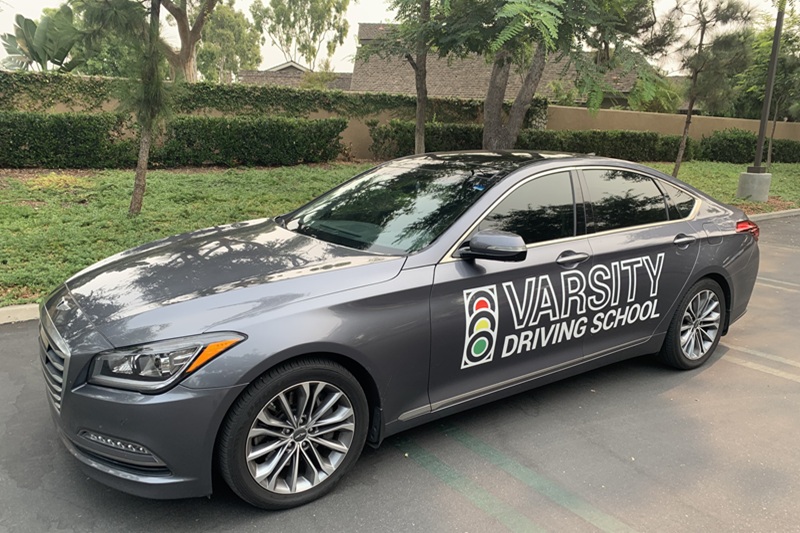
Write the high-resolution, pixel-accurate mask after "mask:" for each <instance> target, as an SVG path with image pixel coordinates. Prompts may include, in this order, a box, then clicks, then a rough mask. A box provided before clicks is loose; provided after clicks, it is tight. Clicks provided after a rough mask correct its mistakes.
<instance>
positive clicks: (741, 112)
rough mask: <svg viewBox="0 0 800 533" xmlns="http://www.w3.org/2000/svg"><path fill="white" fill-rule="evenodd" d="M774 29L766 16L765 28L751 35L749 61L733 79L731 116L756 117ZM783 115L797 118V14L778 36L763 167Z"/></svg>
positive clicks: (799, 82)
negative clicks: (733, 94)
mask: <svg viewBox="0 0 800 533" xmlns="http://www.w3.org/2000/svg"><path fill="white" fill-rule="evenodd" d="M774 32H775V28H774V21H773V20H772V19H769V20H768V21H767V23H766V24H765V27H764V28H763V29H762V30H761V31H759V32H758V33H756V35H755V44H754V46H753V62H752V64H751V65H750V67H749V68H748V69H747V70H745V71H744V72H742V73H741V74H740V75H739V77H738V79H737V94H736V100H735V101H734V112H733V114H734V116H737V117H743V118H754V119H758V118H760V115H761V108H762V106H763V103H764V93H765V92H766V80H767V66H768V64H769V58H770V55H771V52H772V39H773V35H774ZM785 118H789V119H792V120H800V17H797V16H789V17H787V18H786V20H785V21H784V27H783V34H782V36H781V49H780V54H779V56H778V63H777V68H776V71H775V85H774V88H773V93H772V128H771V129H770V135H769V146H768V148H767V167H769V166H770V164H771V162H772V143H773V140H774V137H775V128H776V126H777V123H778V120H781V119H785Z"/></svg>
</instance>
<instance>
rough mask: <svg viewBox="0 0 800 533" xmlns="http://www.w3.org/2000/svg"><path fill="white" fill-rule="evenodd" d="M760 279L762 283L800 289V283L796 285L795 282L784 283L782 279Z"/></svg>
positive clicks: (760, 277) (759, 277) (761, 277)
mask: <svg viewBox="0 0 800 533" xmlns="http://www.w3.org/2000/svg"><path fill="white" fill-rule="evenodd" d="M758 279H760V280H761V281H766V282H767V283H777V284H779V285H789V286H790V287H797V288H798V289H800V283H795V282H793V281H783V280H780V279H772V278H765V277H764V276H758Z"/></svg>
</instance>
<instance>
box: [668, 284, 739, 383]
mask: <svg viewBox="0 0 800 533" xmlns="http://www.w3.org/2000/svg"><path fill="white" fill-rule="evenodd" d="M726 312H727V311H726V309H725V295H724V294H723V292H722V289H721V288H720V286H719V284H718V283H717V282H716V281H714V280H711V279H708V278H705V279H701V280H700V281H698V282H697V283H695V284H694V286H692V288H691V289H689V292H687V293H686V296H684V297H683V300H681V303H680V305H678V308H677V310H676V311H675V315H674V316H673V317H672V321H671V322H670V324H669V328H668V329H667V337H666V339H665V340H664V345H663V346H662V347H661V352H659V357H660V358H661V360H662V361H664V362H665V363H667V364H668V365H670V366H673V367H675V368H679V369H681V370H691V369H693V368H697V367H699V366H701V365H703V363H705V362H706V361H708V359H709V358H710V357H711V354H712V353H714V350H715V349H716V348H717V345H718V344H719V339H720V337H721V336H722V328H723V327H724V326H725V318H726ZM698 314H699V316H698Z"/></svg>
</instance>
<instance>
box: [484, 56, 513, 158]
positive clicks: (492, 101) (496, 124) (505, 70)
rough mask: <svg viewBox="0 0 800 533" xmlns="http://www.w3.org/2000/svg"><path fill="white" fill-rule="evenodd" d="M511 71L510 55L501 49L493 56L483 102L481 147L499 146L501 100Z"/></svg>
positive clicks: (503, 97)
mask: <svg viewBox="0 0 800 533" xmlns="http://www.w3.org/2000/svg"><path fill="white" fill-rule="evenodd" d="M510 72H511V57H510V54H509V53H508V51H507V50H505V49H501V50H500V51H499V52H497V54H496V55H495V57H494V64H493V65H492V76H491V77H490V78H489V88H488V89H487V91H486V101H485V102H484V103H483V149H484V150H497V149H499V148H500V147H501V139H500V137H501V135H502V134H503V102H504V101H505V97H506V88H507V87H508V75H509V73H510Z"/></svg>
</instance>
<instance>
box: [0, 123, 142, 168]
mask: <svg viewBox="0 0 800 533" xmlns="http://www.w3.org/2000/svg"><path fill="white" fill-rule="evenodd" d="M124 126H125V124H124V119H123V118H122V117H121V116H118V115H114V114H110V113H98V114H91V115H89V114H77V113H61V114H46V113H16V112H0V168H28V167H49V168H106V167H129V166H132V165H135V164H136V146H135V141H134V140H133V139H126V138H124V137H123V136H122V135H123V131H124Z"/></svg>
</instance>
